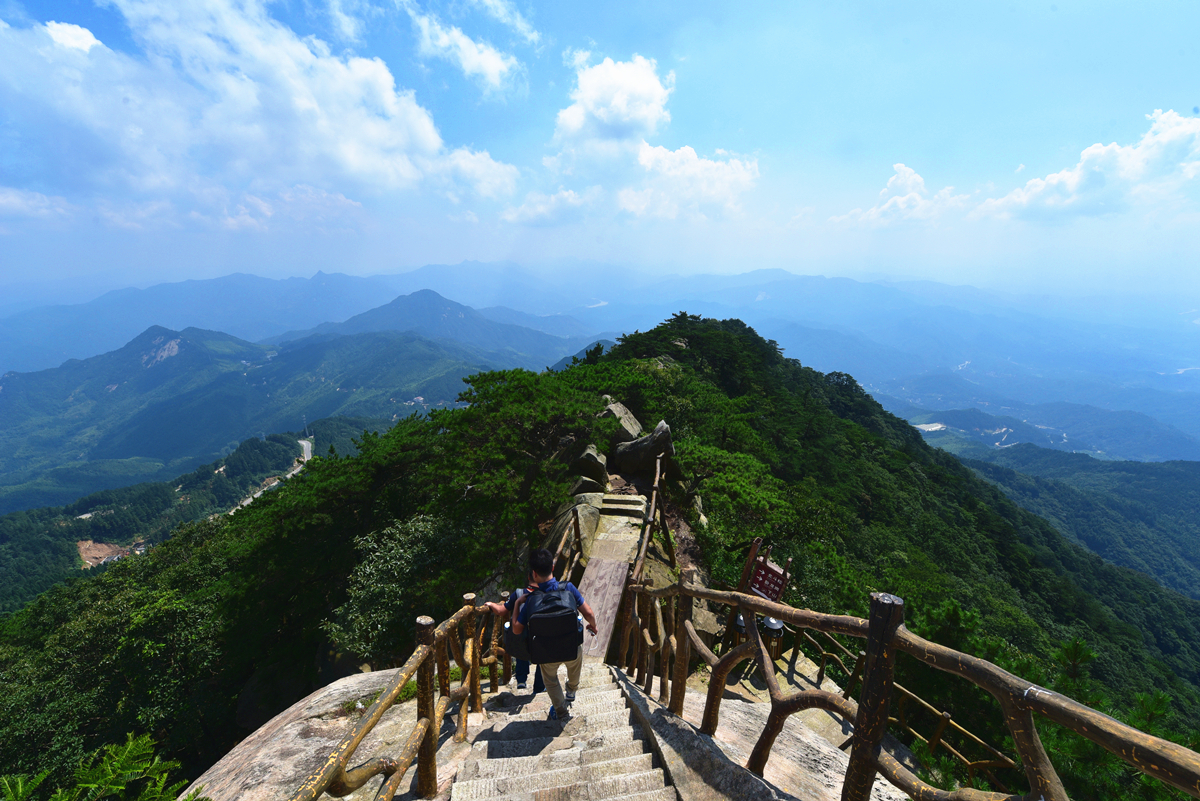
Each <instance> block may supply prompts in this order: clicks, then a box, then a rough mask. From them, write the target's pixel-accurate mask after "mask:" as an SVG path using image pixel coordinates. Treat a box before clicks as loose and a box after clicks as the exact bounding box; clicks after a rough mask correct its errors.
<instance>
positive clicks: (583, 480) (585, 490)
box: [569, 476, 606, 495]
mask: <svg viewBox="0 0 1200 801" xmlns="http://www.w3.org/2000/svg"><path fill="white" fill-rule="evenodd" d="M605 489H606V487H605V486H604V485H603V484H601V483H600V482H599V481H597V480H596V479H594V478H588V477H587V476H580V477H579V478H577V479H575V483H574V484H572V485H571V489H570V490H569V492H570V493H571V494H572V495H580V494H591V493H596V492H604V490H605Z"/></svg>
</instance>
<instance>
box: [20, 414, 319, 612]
mask: <svg viewBox="0 0 1200 801" xmlns="http://www.w3.org/2000/svg"><path fill="white" fill-rule="evenodd" d="M299 455H300V446H299V444H298V443H297V441H296V439H295V438H294V437H288V436H285V435H282V434H274V435H272V436H270V437H268V438H266V439H265V440H259V439H250V440H246V441H245V442H243V443H242V444H241V445H239V446H238V448H237V450H235V451H234V452H233V453H231V454H229V455H228V456H226V457H224V458H222V459H218V460H217V461H216V462H213V463H211V464H206V465H201V466H200V467H198V468H196V469H195V470H194V471H192V472H191V473H188V474H185V475H182V476H179V477H178V478H176V479H175V480H174V481H171V482H155V483H149V482H148V483H142V484H137V485H134V486H132V487H124V488H121V489H112V490H104V491H102V492H96V493H93V494H91V495H88V496H87V497H84V498H81V499H79V500H78V501H76V502H74V503H72V504H68V505H67V506H60V507H45V508H41V509H32V510H29V511H24V512H11V513H9V514H6V515H0V614H3V613H7V612H15V611H17V610H18V609H20V608H21V607H23V606H24V605H25V604H26V603H28V602H29V601H30V600H31V599H33V598H34V597H35V596H36V595H37V594H38V593H40V592H43V591H45V590H47V589H49V588H50V587H52V586H54V585H55V584H57V583H59V582H62V581H68V580H71V579H74V578H79V577H80V576H81V575H82V574H81V572H80V569H81V567H82V565H81V563H80V558H79V552H78V550H77V549H76V545H75V544H76V542H78V541H80V540H93V541H95V542H104V543H111V544H115V545H129V544H130V543H132V542H134V541H135V540H140V541H143V542H147V543H150V544H156V543H159V542H162V541H163V540H165V539H166V538H167V537H168V536H169V535H170V533H171V530H172V529H174V528H175V527H176V526H177V525H179V524H180V523H182V522H190V521H193V520H198V519H200V518H202V517H204V516H205V515H208V514H213V513H216V512H225V511H228V510H229V509H230V508H232V507H233V505H234V504H236V503H237V502H238V501H240V500H241V499H242V498H243V497H245V496H246V495H247V494H248V493H249V492H250V491H251V490H252V489H254V488H257V486H258V483H259V482H260V481H262V480H263V479H264V478H266V477H267V476H269V475H272V474H282V473H284V472H285V471H286V470H287V469H288V468H290V467H291V466H292V462H293V460H294V459H295V458H296V457H297V456H299Z"/></svg>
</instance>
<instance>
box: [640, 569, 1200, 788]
mask: <svg viewBox="0 0 1200 801" xmlns="http://www.w3.org/2000/svg"><path fill="white" fill-rule="evenodd" d="M630 593H631V596H632V599H631V603H630V604H629V606H630V607H631V618H632V620H633V625H631V626H630V628H629V630H628V632H627V633H625V635H624V636H623V638H622V639H623V642H621V643H619V648H618V653H619V655H620V656H619V657H618V658H619V661H618V666H619V667H621V668H622V669H624V670H626V671H627V673H628V674H629V675H630V676H635V681H636V682H637V683H638V684H641V685H642V686H643V689H644V690H645V692H646V693H647V694H649V693H650V691H651V689H652V686H653V679H654V676H655V675H658V676H659V694H658V695H659V701H660V702H661V703H664V704H666V705H667V706H668V708H669V709H670V711H671V712H673V713H674V714H676V715H679V716H682V715H683V702H684V694H685V693H686V691H687V676H688V667H689V662H690V661H691V651H692V650H693V649H694V650H695V652H696V653H697V654H698V655H699V656H700V658H701V659H702V660H703V661H704V662H705V664H707V665H708V666H709V668H710V670H711V676H710V678H709V685H708V694H707V697H706V701H705V706H704V716H703V719H702V721H701V724H700V731H701V732H702V733H704V734H708V735H712V734H713V733H715V732H716V730H717V726H718V724H719V720H720V705H721V699H722V696H723V695H724V690H725V682H726V679H727V677H728V676H729V673H730V671H731V670H732V669H733V668H734V667H735V666H736V665H737V664H738V663H739V662H742V661H743V660H746V659H754V660H755V661H756V662H757V666H758V668H759V669H760V670H761V671H762V675H763V677H764V679H765V680H766V684H767V690H768V693H769V695H770V703H771V711H770V714H769V716H768V718H767V723H766V726H765V727H764V729H763V732H762V734H761V735H760V736H759V739H758V742H757V744H756V745H755V747H754V751H753V752H752V753H751V755H750V759H749V760H748V761H747V763H746V767H747V768H748V769H749V770H750V771H752V772H754V773H756V774H757V775H759V776H761V775H762V773H763V770H764V768H765V767H766V764H767V760H768V758H769V757H770V754H771V748H772V746H773V745H774V743H775V739H776V737H778V736H779V733H780V732H781V731H782V730H783V724H784V722H785V721H786V720H787V718H788V716H789V715H792V714H794V713H796V712H799V711H801V710H804V709H824V710H826V711H828V712H832V713H834V714H836V715H840V716H841V717H842V718H843V719H844V720H846V721H847V722H849V723H850V724H851V725H852V727H853V735H852V736H851V738H850V741H849V746H850V761H849V765H848V767H847V769H846V777H845V781H844V783H843V790H842V799H843V801H867V799H868V797H869V796H870V792H871V786H872V785H873V783H874V781H875V778H876V775H877V774H879V775H882V776H883V777H884V778H886V779H887V780H888V781H889V782H891V783H892V784H893V785H895V786H896V787H898V788H899V789H900V790H902V791H903V792H905V793H907V794H908V795H909V796H910V797H911V798H916V799H920V800H921V801H1068V799H1067V794H1066V791H1065V790H1064V789H1063V785H1062V782H1061V781H1060V780H1059V778H1058V774H1057V773H1056V772H1055V770H1054V765H1053V764H1052V763H1051V761H1050V758H1049V757H1048V756H1047V754H1046V751H1045V749H1044V748H1043V747H1042V743H1041V740H1040V738H1039V737H1038V733H1037V728H1036V726H1035V724H1034V716H1035V714H1036V715H1039V716H1041V717H1043V718H1046V719H1048V720H1050V721H1052V722H1053V723H1056V724H1058V725H1059V726H1062V727H1063V728H1065V729H1067V730H1068V731H1071V732H1073V733H1075V734H1077V735H1079V736H1082V737H1086V738H1087V739H1089V740H1091V741H1092V742H1094V743H1096V744H1098V745H1100V746H1101V747H1103V748H1104V749H1106V750H1108V751H1109V752H1111V753H1113V754H1115V755H1116V756H1118V757H1120V758H1121V759H1123V760H1124V761H1125V762H1127V763H1129V764H1130V765H1132V766H1133V767H1134V768H1136V769H1137V770H1139V771H1141V772H1143V773H1145V774H1146V775H1148V776H1153V777H1154V778H1156V779H1159V780H1161V781H1163V782H1165V783H1166V784H1168V785H1170V786H1171V787H1175V788H1177V789H1179V790H1182V791H1183V792H1185V793H1187V794H1188V795H1190V796H1192V797H1195V798H1200V754H1196V753H1195V752H1193V751H1190V750H1188V749H1187V748H1184V747H1183V746H1181V745H1177V744H1175V743H1172V742H1169V741H1167V740H1162V739H1159V738H1157V737H1152V736H1150V735H1148V734H1145V733H1144V732H1140V731H1138V730H1137V729H1135V728H1133V727H1131V726H1127V725H1125V724H1124V723H1121V722H1120V721H1117V720H1114V719H1113V718H1111V717H1108V716H1107V715H1104V714H1102V713H1100V712H1097V711H1096V710H1094V709H1090V708H1089V707H1086V706H1084V705H1082V704H1080V703H1077V702H1076V701H1073V700H1071V699H1070V698H1067V697H1065V696H1062V695H1059V694H1057V693H1054V692H1051V691H1050V690H1047V689H1045V688H1043V687H1039V686H1037V685H1035V684H1031V683H1030V682H1027V681H1025V680H1024V679H1021V678H1020V677H1018V676H1014V675H1013V674H1011V673H1009V672H1007V671H1005V670H1003V669H1001V668H999V667H997V666H996V665H993V664H992V663H990V662H987V661H984V660H982V659H979V658H977V657H973V656H970V655H968V654H964V653H960V652H958V651H954V650H952V649H950V648H947V647H945V646H942V645H938V644H937V643H933V642H929V641H928V640H925V639H923V638H921V637H918V636H917V635H915V634H913V633H912V632H911V631H909V630H908V629H906V628H905V627H904V601H903V600H901V599H900V598H897V597H895V596H893V595H888V594H886V593H873V594H872V595H871V614H870V618H869V619H867V620H863V619H861V618H856V617H850V616H847V615H830V614H823V613H820V612H813V611H810V610H807V609H796V608H794V607H791V606H787V605H785V604H779V603H773V602H771V601H767V600H764V599H763V598H760V597H758V596H757V595H748V594H744V593H739V592H723V591H720V590H710V589H708V588H706V587H702V586H700V585H698V584H696V583H694V581H693V572H692V571H691V570H688V571H685V573H684V575H683V576H682V577H681V578H680V580H679V581H678V582H676V583H675V584H672V585H669V586H667V587H663V588H660V589H655V588H654V587H652V586H649V585H648V583H639V584H633V585H631V586H630ZM694 598H699V599H702V600H705V601H712V602H716V603H719V604H724V605H726V606H728V607H731V612H730V618H732V615H733V610H736V611H738V612H740V613H741V614H742V616H743V619H744V621H745V627H746V637H747V639H746V641H745V642H743V643H741V644H740V645H737V646H736V647H734V648H731V649H730V650H729V651H727V652H726V653H723V654H722V655H721V656H720V657H718V656H717V655H716V654H714V653H712V651H710V650H709V649H708V647H707V646H706V645H705V644H704V643H703V642H702V641H701V639H700V637H699V636H698V635H697V633H696V629H695V627H694V625H693V624H692V619H691V617H692V606H693V601H692V599H694ZM677 601H679V603H677ZM676 605H677V606H678V610H675V606H676ZM664 606H665V610H664ZM633 607H636V609H633ZM664 611H665V614H664ZM758 615H765V616H769V617H774V618H777V619H779V620H781V621H784V623H785V624H790V625H791V626H793V627H795V628H794V630H796V631H804V632H805V634H807V632H808V631H814V632H821V633H824V634H826V635H833V634H838V635H843V636H847V637H855V638H858V639H863V640H866V648H865V651H863V652H862V654H861V660H857V659H856V669H855V670H854V671H847V673H851V674H858V675H859V676H861V682H860V684H861V688H862V689H861V692H860V694H859V698H858V701H857V702H855V701H854V700H852V699H851V698H850V697H849V695H850V693H849V692H846V693H844V694H836V693H830V692H825V691H823V690H820V689H814V690H801V691H798V692H795V693H792V694H790V695H786V696H785V695H784V694H783V693H782V691H781V690H780V687H779V682H778V680H777V679H776V677H775V662H774V660H773V659H772V658H771V656H770V653H769V652H768V649H767V646H766V645H765V643H764V641H763V637H762V635H761V633H760V632H759V630H758V621H757V616H758ZM813 642H816V641H815V640H813ZM846 651H847V655H849V649H846ZM898 651H903V652H904V653H907V654H909V655H911V656H913V657H914V658H916V659H917V660H919V661H921V662H923V663H925V664H926V665H929V666H930V667H932V668H935V669H937V670H941V671H944V672H946V673H950V674H952V675H955V676H959V677H960V678H964V679H966V680H967V681H969V682H971V683H972V684H974V685H975V686H977V687H981V688H982V689H984V690H986V691H988V692H989V693H991V695H992V696H993V697H994V698H995V699H996V700H997V701H998V702H999V704H1000V709H1001V711H1002V712H1003V714H1004V718H1005V722H1006V723H1007V725H1008V730H1009V733H1010V734H1011V735H1012V740H1013V744H1014V746H1015V748H1016V751H1017V753H1018V755H1019V757H1020V766H1021V768H1022V769H1023V770H1024V773H1025V777H1026V779H1027V781H1028V782H1029V786H1030V791H1029V792H1028V793H1026V794H1025V795H1020V796H1018V795H1013V794H1009V793H1007V792H1004V793H997V792H991V791H983V790H976V789H973V788H969V787H965V788H958V789H955V790H942V789H939V788H937V787H934V786H932V785H930V784H928V783H926V782H924V781H922V780H921V779H919V778H917V777H916V776H915V775H913V774H912V773H911V772H910V771H909V770H908V769H907V768H905V767H904V766H903V765H902V764H901V763H900V762H899V761H898V760H897V759H896V758H895V757H893V756H892V755H891V754H889V753H888V752H887V751H885V750H883V749H882V747H881V742H882V740H883V735H884V733H885V732H886V730H887V728H888V724H889V723H891V722H895V723H897V724H898V725H900V726H901V727H904V728H909V729H910V731H911V727H909V726H908V724H907V722H906V721H905V718H904V712H903V711H902V708H903V706H904V705H906V701H905V700H903V699H916V696H915V695H913V694H912V693H910V692H908V691H907V690H905V689H904V688H902V687H899V686H898V685H896V684H895V682H894V681H893V669H894V665H895V657H896V653H897V652H898ZM822 652H823V654H825V655H826V656H828V657H830V658H831V660H832V661H836V662H838V663H839V664H840V666H841V667H842V669H843V670H845V667H846V666H845V664H844V663H842V661H841V659H840V657H838V658H836V659H833V657H835V656H837V655H835V654H832V653H831V652H826V651H824V650H823V649H822ZM671 660H674V664H673V666H671V665H670V663H671ZM859 665H861V666H859ZM849 685H850V682H848V686H849ZM897 692H898V693H899V694H900V697H901V699H902V700H901V703H900V704H899V705H898V714H897V717H891V716H890V715H889V705H890V701H891V698H892V696H893V693H897ZM918 700H919V699H918ZM922 703H923V702H922ZM930 711H932V712H934V713H937V714H938V716H939V717H940V718H941V720H942V721H943V723H942V724H939V727H938V729H937V731H936V732H935V734H934V735H933V736H931V737H930V738H928V742H930V743H931V748H933V747H936V746H937V745H938V744H941V745H942V746H943V747H946V748H947V749H948V750H949V746H948V745H946V744H945V743H944V742H943V740H944V735H945V732H946V727H955V724H954V723H953V721H951V720H950V719H949V718H948V717H947V716H946V715H945V713H942V712H940V711H938V710H937V709H935V708H933V707H930ZM955 730H956V731H958V732H959V733H961V734H963V735H965V736H967V737H969V738H972V739H973V740H975V742H976V744H978V745H980V746H982V747H983V748H984V749H985V750H988V751H989V752H990V754H991V757H992V758H991V759H985V760H982V761H980V762H974V763H972V762H970V761H969V760H967V759H966V758H965V757H962V756H961V755H960V758H961V759H962V760H963V762H964V764H967V765H968V766H970V765H973V766H974V768H972V770H974V769H979V770H987V769H990V768H992V767H1001V766H1003V767H1016V762H1015V761H1014V760H1011V759H1009V758H1008V757H1007V756H1005V755H1004V754H1001V753H1000V752H999V751H997V750H995V749H993V748H992V747H991V746H989V745H987V744H986V743H984V742H983V741H982V740H979V739H978V738H976V737H975V736H974V735H972V734H970V732H967V731H966V729H963V728H962V727H961V726H958V727H955ZM913 733H915V731H914V732H913ZM922 739H926V738H923V737H922ZM954 753H956V754H957V753H958V752H957V751H955V752H954ZM972 775H973V773H972Z"/></svg>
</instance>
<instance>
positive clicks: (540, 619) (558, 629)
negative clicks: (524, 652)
mask: <svg viewBox="0 0 1200 801" xmlns="http://www.w3.org/2000/svg"><path fill="white" fill-rule="evenodd" d="M525 603H526V604H527V605H531V608H530V610H529V617H528V620H529V623H528V624H526V627H525V632H526V637H527V642H528V643H529V661H530V662H533V663H534V664H536V665H546V664H550V663H553V662H570V661H571V660H572V659H574V658H575V657H576V656H577V655H578V653H579V646H580V645H582V644H583V629H582V628H581V627H580V625H579V617H578V610H579V607H578V605H577V604H576V603H575V593H573V592H571V591H570V590H569V589H567V588H566V587H561V588H559V589H557V590H551V591H549V592H546V591H545V590H538V591H536V592H534V593H532V594H530V596H529V600H527V601H526V602H525Z"/></svg>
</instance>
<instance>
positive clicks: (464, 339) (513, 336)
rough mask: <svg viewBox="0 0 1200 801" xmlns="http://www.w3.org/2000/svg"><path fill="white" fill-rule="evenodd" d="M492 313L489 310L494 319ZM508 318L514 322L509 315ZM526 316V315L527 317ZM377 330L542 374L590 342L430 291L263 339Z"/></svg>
mask: <svg viewBox="0 0 1200 801" xmlns="http://www.w3.org/2000/svg"><path fill="white" fill-rule="evenodd" d="M495 313H496V311H495V310H493V311H492V314H495ZM509 316H510V317H517V315H515V313H511V314H510V315H509ZM528 316H529V315H525V317H528ZM378 331H409V332H412V333H414V334H419V335H420V336H423V337H428V338H431V339H436V340H449V341H452V342H456V343H458V344H459V345H465V346H467V347H471V348H475V349H477V350H479V351H482V352H487V353H489V354H492V355H493V361H495V362H500V361H503V362H504V363H505V364H507V365H513V366H520V367H525V368H527V369H532V370H541V369H543V368H545V367H546V365H548V364H553V363H554V362H556V361H558V360H559V359H561V358H563V357H564V356H567V355H569V354H571V353H574V352H576V351H578V350H579V349H580V348H581V347H583V346H584V345H587V344H589V343H590V342H591V341H592V340H593V339H594V337H590V336H589V335H579V334H576V335H573V336H570V337H563V336H556V335H553V334H548V333H545V332H543V331H538V330H534V329H532V328H526V327H524V326H522V325H515V324H512V323H507V322H499V321H496V320H493V319H490V318H489V317H488V316H486V315H484V314H483V313H481V312H479V311H476V310H475V309H472V308H471V307H470V306H464V305H463V304H461V303H455V302H454V301H452V300H448V299H446V298H444V297H442V296H441V295H439V294H438V293H437V292H434V291H433V290H432V289H422V290H419V291H417V292H413V293H412V294H409V295H400V296H399V297H397V298H395V299H394V300H392V301H391V302H389V303H385V304H384V305H382V306H379V307H376V308H374V309H370V310H368V311H365V312H362V313H361V314H356V315H354V316H353V317H351V318H350V319H348V320H346V321H344V322H340V323H322V324H321V325H318V326H316V327H315V328H311V329H309V330H307V331H289V332H287V333H284V334H279V335H278V336H274V337H268V338H267V339H265V340H263V342H264V343H266V344H283V343H288V342H298V343H299V342H305V341H312V340H316V339H319V338H322V337H329V336H338V335H346V334H363V333H370V332H378Z"/></svg>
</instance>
